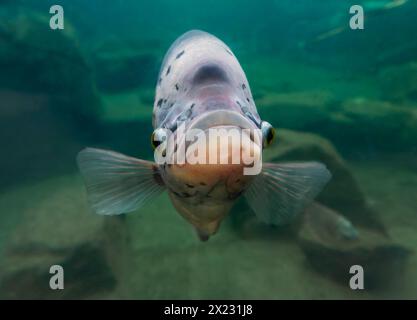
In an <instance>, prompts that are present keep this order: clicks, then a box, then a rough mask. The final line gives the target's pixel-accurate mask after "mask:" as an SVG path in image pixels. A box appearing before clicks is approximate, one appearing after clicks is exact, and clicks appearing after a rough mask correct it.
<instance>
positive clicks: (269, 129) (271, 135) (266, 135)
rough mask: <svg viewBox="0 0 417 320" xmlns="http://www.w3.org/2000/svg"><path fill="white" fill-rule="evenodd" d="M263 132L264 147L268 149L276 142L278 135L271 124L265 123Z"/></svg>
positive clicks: (263, 123) (262, 128)
mask: <svg viewBox="0 0 417 320" xmlns="http://www.w3.org/2000/svg"><path fill="white" fill-rule="evenodd" d="M261 130H262V137H263V147H264V148H267V147H269V146H270V145H271V144H272V143H273V142H274V140H275V135H276V134H275V129H274V127H273V126H272V125H271V124H270V123H268V122H266V121H263V122H262V127H261Z"/></svg>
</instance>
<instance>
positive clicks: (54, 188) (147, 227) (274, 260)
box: [0, 160, 417, 299]
mask: <svg viewBox="0 0 417 320" xmlns="http://www.w3.org/2000/svg"><path fill="white" fill-rule="evenodd" d="M393 163H394V162H392V161H391V160H384V161H382V160H381V161H372V162H371V161H369V162H367V161H363V160H361V161H360V162H352V163H351V167H352V168H353V169H354V171H355V174H356V176H357V178H358V181H359V182H360V184H361V185H362V186H363V189H364V191H365V192H366V194H367V195H368V198H369V201H370V204H371V205H372V206H373V207H374V208H375V209H376V210H378V211H379V212H380V214H381V217H382V219H383V221H384V223H385V224H386V225H387V226H388V229H389V232H390V234H391V236H392V238H393V239H394V240H395V241H396V242H398V243H400V244H402V245H404V246H407V247H408V248H410V249H417V233H416V230H417V216H416V214H417V202H416V201H415V199H416V194H417V171H416V170H415V168H413V167H410V166H406V165H401V166H398V162H395V165H393ZM62 193H66V194H68V195H70V198H71V199H74V194H80V197H79V201H80V204H79V207H80V208H82V210H85V204H84V203H83V201H85V197H84V195H83V187H82V183H81V179H80V177H79V176H78V175H75V174H74V175H69V176H63V177H57V178H53V179H48V180H45V181H40V182H38V183H36V184H33V185H24V186H19V187H15V188H13V189H10V190H8V191H7V192H3V193H2V194H1V195H0V212H1V213H2V217H1V224H0V243H1V246H0V249H2V248H3V247H4V243H5V242H6V241H7V238H8V237H9V236H10V235H11V233H12V232H13V230H14V228H15V227H16V225H17V224H18V223H19V222H20V221H21V218H22V217H21V216H22V215H21V213H22V212H23V211H25V210H30V208H31V205H32V204H33V203H36V202H38V201H54V199H60V200H59V201H62V199H63V198H62ZM58 194H60V196H56V195H58ZM60 205H62V206H65V203H61V204H60ZM80 210H81V209H80ZM51 214H53V212H51ZM86 214H90V213H89V212H86ZM127 222H128V230H129V234H130V243H131V248H130V249H129V250H130V254H129V259H128V261H129V262H128V263H127V265H126V266H125V271H124V272H123V274H120V275H119V276H118V277H119V285H118V287H117V288H116V290H115V291H113V292H112V293H110V294H106V295H105V296H102V298H130V299H142V298H143V299H170V298H172V299H348V298H350V299H372V298H394V299H395V298H414V299H415V298H417V257H416V256H415V255H414V254H413V255H412V256H411V258H410V260H409V264H408V267H407V270H406V272H405V273H404V274H401V275H395V276H398V281H397V282H396V283H395V284H394V286H392V287H390V288H387V289H385V290H384V291H371V292H369V291H367V290H366V279H365V290H364V291H362V292H358V291H352V290H351V289H350V288H349V286H348V284H346V285H343V284H340V283H336V282H334V281H333V280H330V279H328V278H327V277H326V276H325V275H322V274H318V273H317V272H315V271H313V270H312V269H311V268H310V266H309V265H308V262H307V261H306V258H305V256H304V254H303V252H302V251H301V250H300V248H299V247H298V245H297V244H296V242H295V241H293V240H292V239H288V237H284V238H283V237H281V236H280V235H276V236H274V235H273V236H269V237H261V238H259V239H257V238H256V237H250V238H249V239H242V238H240V237H239V236H238V235H237V234H236V233H235V232H234V231H232V230H231V227H230V225H227V224H225V225H224V226H222V228H221V230H220V231H219V233H218V234H217V235H216V236H214V237H213V238H211V239H210V241H208V242H206V243H201V242H199V241H198V240H197V237H196V235H195V234H194V231H193V230H192V228H191V227H190V226H189V225H188V224H187V223H186V222H185V221H184V220H183V219H182V218H181V217H180V216H179V215H178V214H177V213H176V212H175V211H174V209H173V208H172V206H171V203H170V202H169V199H168V196H167V195H162V196H161V197H160V198H159V199H158V201H155V202H153V203H152V204H149V205H147V206H146V208H144V209H143V210H142V211H141V212H137V213H133V214H130V215H128V217H127ZM74 236H76V235H74Z"/></svg>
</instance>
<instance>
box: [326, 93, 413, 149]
mask: <svg viewBox="0 0 417 320" xmlns="http://www.w3.org/2000/svg"><path fill="white" fill-rule="evenodd" d="M416 121H417V110H414V109H413V108H408V107H402V106H397V105H393V104H392V103H389V102H385V101H378V100H368V99H364V98H356V99H350V100H347V101H345V102H344V103H342V104H341V106H340V107H339V111H338V112H334V113H333V114H332V115H331V118H330V121H329V122H327V123H322V124H321V126H320V130H319V131H321V132H322V133H323V135H325V136H327V137H331V139H332V141H334V143H336V144H337V145H343V146H347V147H350V148H351V149H353V150H354V149H358V148H359V149H361V148H362V149H363V148H366V149H368V150H369V149H372V150H380V151H398V150H409V149H412V148H415V137H416V135H417V128H416V126H415V123H416ZM341 133H343V134H341ZM393 135H395V139H394V138H393ZM394 141H395V143H394Z"/></svg>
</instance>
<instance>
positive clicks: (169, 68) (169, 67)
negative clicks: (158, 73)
mask: <svg viewBox="0 0 417 320" xmlns="http://www.w3.org/2000/svg"><path fill="white" fill-rule="evenodd" d="M170 71H171V66H168V69H167V72H166V73H165V76H167V75H168V74H169V73H170Z"/></svg>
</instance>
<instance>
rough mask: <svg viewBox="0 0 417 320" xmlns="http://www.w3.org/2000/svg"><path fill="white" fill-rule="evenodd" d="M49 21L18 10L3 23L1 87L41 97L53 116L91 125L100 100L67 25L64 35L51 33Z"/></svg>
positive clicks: (1, 36)
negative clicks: (42, 96)
mask: <svg viewBox="0 0 417 320" xmlns="http://www.w3.org/2000/svg"><path fill="white" fill-rule="evenodd" d="M49 18H50V16H49V15H46V14H45V15H44V14H40V13H37V12H36V11H32V10H30V9H27V8H22V9H21V10H17V11H16V12H13V13H12V12H11V13H10V15H8V16H7V19H3V20H2V21H1V23H0V48H1V50H0V68H1V70H2V72H1V73H0V88H4V89H9V90H14V91H16V92H22V93H26V94H45V95H47V96H48V97H49V105H48V107H49V109H50V110H51V111H52V112H55V113H57V114H59V115H60V116H66V115H70V116H72V117H74V118H75V119H76V120H77V121H78V122H82V121H86V120H94V119H95V118H96V116H97V115H98V113H99V112H100V99H99V96H98V93H97V91H96V89H95V84H94V81H93V78H92V73H91V70H90V68H89V67H88V65H87V63H86V61H85V59H84V56H83V54H82V53H81V51H80V48H79V46H78V43H77V40H76V37H75V34H74V31H73V29H72V28H71V25H70V22H69V21H67V20H66V21H65V29H64V30H59V31H53V30H50V29H49ZM21 111H22V113H24V111H25V110H21Z"/></svg>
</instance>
